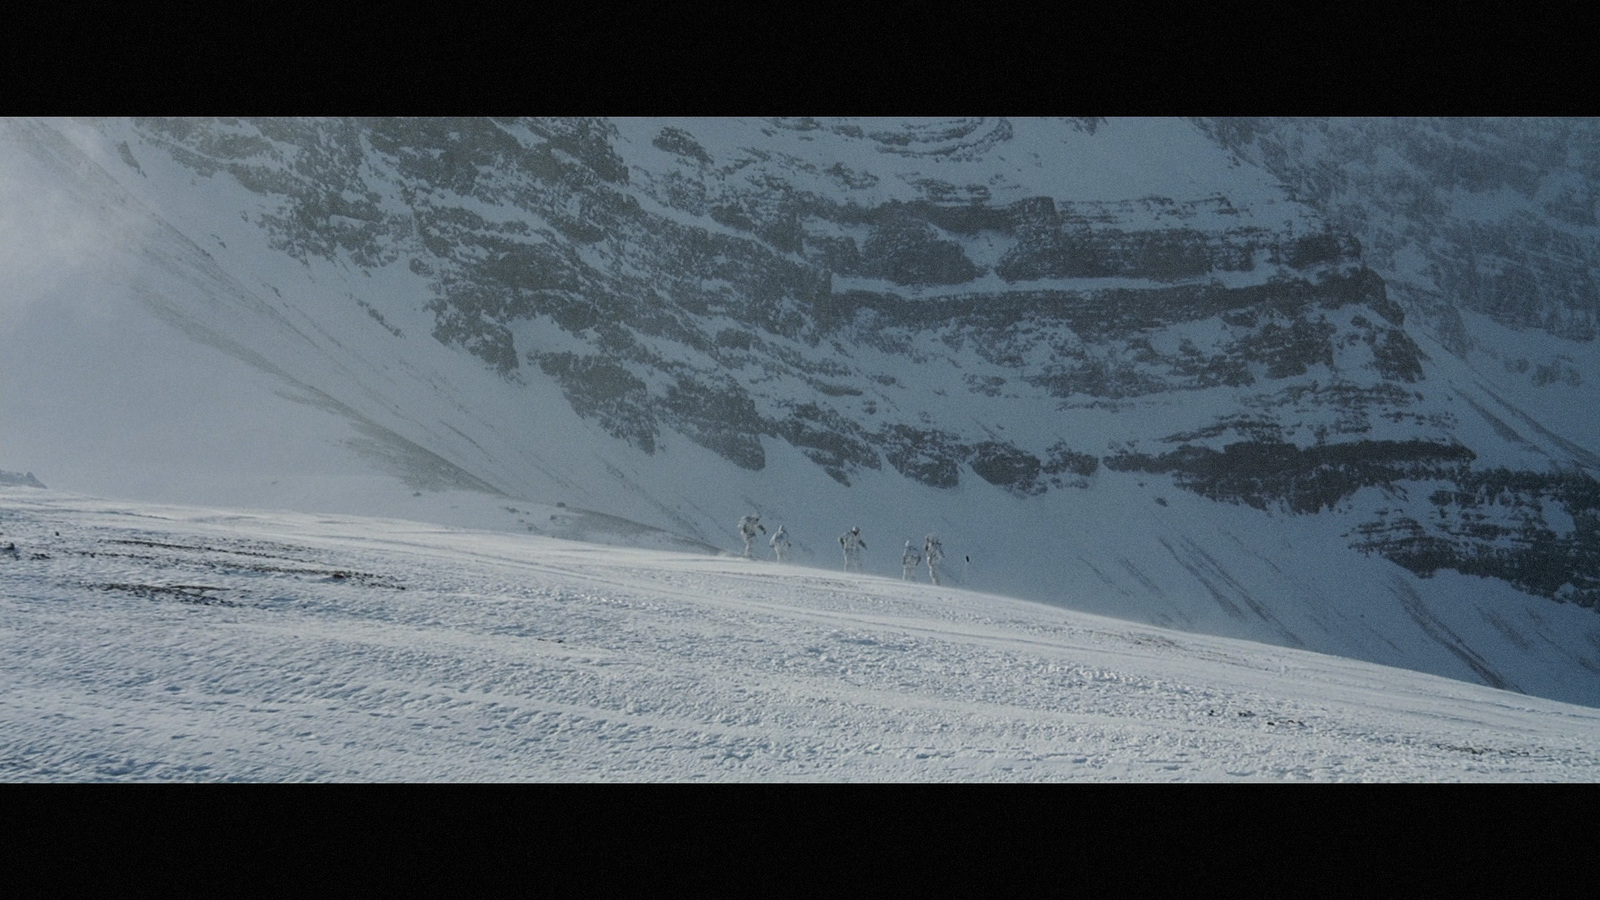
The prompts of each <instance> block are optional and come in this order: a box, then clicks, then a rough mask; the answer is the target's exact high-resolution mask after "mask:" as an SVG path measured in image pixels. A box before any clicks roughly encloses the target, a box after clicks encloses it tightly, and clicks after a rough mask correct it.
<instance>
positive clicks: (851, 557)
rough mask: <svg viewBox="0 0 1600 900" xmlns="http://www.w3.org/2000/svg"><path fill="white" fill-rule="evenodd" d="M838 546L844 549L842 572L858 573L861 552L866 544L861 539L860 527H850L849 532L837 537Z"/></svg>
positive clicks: (865, 547)
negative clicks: (852, 571)
mask: <svg viewBox="0 0 1600 900" xmlns="http://www.w3.org/2000/svg"><path fill="white" fill-rule="evenodd" d="M839 546H841V547H843V548H844V570H845V571H846V572H849V571H850V570H852V569H854V570H855V571H857V572H860V571H861V551H863V550H865V549H867V542H866V541H864V540H862V539H861V526H859V525H856V526H852V527H851V528H850V530H849V531H846V532H845V533H844V534H841V535H839Z"/></svg>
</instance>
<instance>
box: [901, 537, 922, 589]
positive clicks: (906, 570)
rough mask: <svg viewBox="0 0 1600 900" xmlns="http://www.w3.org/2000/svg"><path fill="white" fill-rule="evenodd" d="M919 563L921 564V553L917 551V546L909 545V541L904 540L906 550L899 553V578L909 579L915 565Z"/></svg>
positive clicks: (914, 569)
mask: <svg viewBox="0 0 1600 900" xmlns="http://www.w3.org/2000/svg"><path fill="white" fill-rule="evenodd" d="M920 565H922V554H921V553H918V552H917V548H915V547H913V546H911V542H910V541H906V552H904V553H902V554H900V580H901V581H910V580H911V573H912V572H915V571H916V570H917V566H920Z"/></svg>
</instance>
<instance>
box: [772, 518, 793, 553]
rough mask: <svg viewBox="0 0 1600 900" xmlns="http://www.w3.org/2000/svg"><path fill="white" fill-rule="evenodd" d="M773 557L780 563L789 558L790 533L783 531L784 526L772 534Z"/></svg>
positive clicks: (780, 526)
mask: <svg viewBox="0 0 1600 900" xmlns="http://www.w3.org/2000/svg"><path fill="white" fill-rule="evenodd" d="M772 555H773V556H774V557H775V558H776V559H777V560H778V562H783V561H784V560H786V559H788V558H789V533H788V532H786V531H784V530H783V526H782V525H779V526H778V530H777V531H774V532H773V533H772Z"/></svg>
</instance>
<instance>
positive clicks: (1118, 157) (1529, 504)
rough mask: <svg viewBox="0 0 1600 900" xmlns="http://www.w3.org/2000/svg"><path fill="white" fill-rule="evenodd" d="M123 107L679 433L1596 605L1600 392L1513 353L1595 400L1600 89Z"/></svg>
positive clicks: (748, 450)
mask: <svg viewBox="0 0 1600 900" xmlns="http://www.w3.org/2000/svg"><path fill="white" fill-rule="evenodd" d="M1141 128H1145V129H1152V130H1150V131H1149V132H1148V133H1146V132H1141V131H1139V129H1141ZM102 131H103V133H105V134H106V135H108V139H109V140H114V141H116V142H117V145H118V148H119V155H120V159H121V162H122V164H124V165H126V166H127V167H128V168H129V169H130V170H132V171H135V172H139V173H142V172H143V169H144V168H145V167H150V166H153V165H156V164H157V163H159V165H160V166H162V167H168V168H170V167H172V166H176V167H178V170H180V171H183V172H188V173H190V174H191V176H192V177H194V178H197V179H202V180H204V181H205V182H206V184H208V185H211V186H212V187H211V188H208V189H210V190H216V191H221V190H222V189H221V188H217V187H215V186H216V185H219V184H225V185H226V186H227V191H228V192H231V193H227V196H228V197H230V198H234V199H230V200H229V201H228V202H229V203H231V204H233V205H234V206H235V207H236V208H233V209H231V211H230V213H229V214H230V215H232V216H234V217H242V218H243V219H244V220H245V221H247V222H249V223H251V225H253V226H254V227H256V228H257V229H259V233H260V234H261V235H262V236H263V238H264V240H265V241H266V242H267V244H268V245H269V246H270V247H271V248H272V249H273V252H276V253H280V254H285V255H287V256H289V257H292V258H294V259H296V260H299V261H301V262H302V263H304V264H305V265H307V266H313V265H317V266H329V267H333V268H335V269H337V270H339V271H342V272H345V273H349V277H350V278H351V279H352V281H351V282H350V283H351V284H352V285H360V284H361V283H362V279H364V278H371V279H373V283H377V282H378V281H379V280H382V279H389V281H386V282H385V283H401V282H403V283H405V284H407V285H410V286H411V287H410V288H408V290H409V291H410V293H404V296H402V294H386V293H383V292H379V291H363V290H361V289H359V288H358V287H355V288H352V289H351V290H350V291H349V292H348V294H347V296H348V297H349V302H350V303H352V304H354V305H356V306H358V307H359V308H360V309H361V310H363V311H364V313H365V314H366V315H368V316H370V317H371V318H372V319H373V320H375V321H376V322H378V323H379V324H381V325H382V326H383V327H384V328H386V329H388V330H389V332H390V333H392V334H393V335H394V336H395V338H396V339H397V340H403V339H415V338H416V337H417V336H416V335H414V334H411V335H408V334H407V333H406V332H405V329H404V328H402V327H400V326H399V325H396V324H394V323H395V322H400V321H413V319H410V318H407V317H405V316H401V315H400V314H399V311H398V306H397V305H398V304H404V303H409V302H411V300H409V299H405V298H409V297H411V296H423V297H425V298H426V301H425V306H426V310H427V313H428V316H427V321H428V323H429V330H431V338H432V339H433V340H435V341H437V342H440V343H442V344H444V345H447V346H450V347H455V348H459V349H460V350H461V351H463V352H465V353H468V354H471V355H472V356H473V357H474V358H476V359H477V360H478V361H479V362H480V363H481V365H482V366H483V367H484V368H486V369H487V370H490V371H492V372H494V373H496V375H497V377H499V378H500V379H502V380H504V381H506V382H508V383H511V384H514V385H515V384H532V383H535V382H538V383H553V384H555V385H557V386H559V389H560V392H561V394H562V396H563V397H564V399H565V401H566V403H567V404H568V405H569V406H570V408H571V410H572V411H573V412H575V413H576V414H577V415H578V416H581V417H582V418H583V419H585V420H588V421H590V422H592V423H595V424H596V425H598V426H599V427H600V428H601V429H603V430H604V432H605V433H606V434H608V435H609V436H610V437H611V438H612V439H614V440H615V441H616V442H618V443H619V444H620V445H626V446H628V447H631V448H633V449H634V450H636V451H637V452H639V453H641V454H644V455H645V456H646V457H652V458H655V457H659V456H660V455H661V454H662V453H663V452H664V451H663V449H662V448H663V447H664V446H665V445H666V444H669V443H671V442H672V441H674V440H677V439H679V438H682V439H686V440H688V441H692V442H694V443H695V444H697V445H699V446H701V447H704V448H706V449H708V450H710V451H712V452H713V453H715V454H716V455H717V456H718V457H719V458H720V459H722V460H724V461H726V463H727V464H729V465H731V466H732V467H735V468H737V469H738V470H740V471H743V472H747V473H764V472H767V471H768V466H769V462H770V460H769V457H770V456H771V455H772V453H773V452H775V451H774V448H777V447H787V448H791V449H792V450H793V451H795V452H798V453H799V454H801V455H803V457H805V458H806V459H808V460H810V462H811V463H812V464H814V465H815V466H816V467H817V468H818V469H819V470H821V471H822V472H825V473H826V474H827V476H828V477H829V478H831V479H832V481H833V482H834V483H836V484H837V485H839V486H840V487H851V486H854V485H857V484H858V483H859V482H861V481H862V479H864V478H867V477H869V476H870V477H871V478H872V479H875V480H881V479H884V478H889V479H901V480H902V481H903V483H904V484H905V485H906V486H907V489H908V490H923V489H928V490H933V491H937V492H943V493H942V494H940V495H939V496H947V497H949V498H950V500H949V501H948V502H949V504H950V508H952V509H954V508H958V507H959V506H960V504H961V503H964V502H967V501H965V500H962V499H960V498H961V497H962V491H963V489H964V488H965V487H966V486H969V485H972V484H974V483H981V484H984V485H989V486H993V487H996V488H999V489H1001V490H1003V491H1004V492H1006V493H1007V494H1008V495H1009V496H1010V498H1012V499H1014V500H1016V501H1017V502H1018V503H1019V504H1023V505H1022V506H1019V507H1017V509H1019V510H1036V511H1038V513H1037V514H1038V515H1040V516H1042V517H1044V518H1042V519H1041V521H1044V520H1045V519H1048V518H1049V517H1050V516H1053V515H1057V513H1056V512H1052V511H1051V510H1060V509H1064V508H1066V506H1065V505H1066V504H1073V503H1076V502H1078V501H1077V500H1075V498H1086V497H1088V496H1089V495H1090V494H1092V493H1093V492H1094V491H1095V490H1096V489H1097V485H1100V484H1102V482H1104V481H1105V480H1106V479H1124V480H1126V481H1127V483H1128V484H1129V485H1133V484H1137V485H1138V488H1139V489H1141V490H1143V489H1146V488H1145V486H1146V483H1147V482H1149V483H1151V484H1155V485H1157V487H1151V488H1148V490H1149V491H1150V492H1151V495H1150V497H1149V499H1153V500H1154V501H1155V503H1156V504H1159V505H1160V506H1162V507H1165V506H1167V504H1168V499H1167V496H1166V495H1165V494H1164V493H1163V492H1162V489H1161V488H1160V485H1170V486H1171V487H1172V488H1174V489H1176V490H1181V491H1185V492H1188V493H1190V494H1192V495H1194V496H1196V497H1199V498H1204V499H1205V500H1207V501H1214V502H1215V503H1218V504H1225V505H1229V506H1238V507H1242V508H1247V509H1254V510H1258V511H1260V513H1261V514H1262V515H1265V516H1290V517H1321V518H1323V519H1325V520H1326V521H1328V522H1330V523H1333V524H1334V527H1335V528H1337V529H1338V534H1339V535H1340V537H1339V538H1338V540H1339V541H1340V542H1341V544H1342V547H1341V549H1345V550H1348V549H1351V548H1353V549H1355V550H1358V551H1361V552H1365V553H1369V554H1376V555H1377V556H1379V557H1382V558H1385V559H1388V560H1390V561H1392V562H1394V563H1397V564H1398V565H1399V566H1402V567H1404V568H1405V569H1406V570H1409V571H1410V572H1412V573H1415V574H1416V575H1418V576H1432V575H1434V574H1435V573H1438V572H1441V571H1455V572H1459V573H1466V574H1471V575H1476V576H1486V577H1489V578H1492V579H1496V580H1497V581H1499V582H1502V583H1504V584H1505V585H1508V586H1509V587H1510V588H1511V589H1513V590H1515V591H1518V592H1521V593H1522V594H1525V595H1530V596H1537V597H1541V598H1545V599H1546V601H1556V602H1572V603H1575V604H1580V605H1584V606H1591V607H1592V606H1596V605H1600V536H1597V531H1600V487H1597V485H1596V482H1595V481H1594V479H1593V471H1594V469H1595V468H1596V467H1597V466H1600V456H1597V455H1596V450H1597V446H1600V445H1597V444H1596V443H1594V442H1593V441H1592V440H1591V438H1590V435H1591V433H1596V434H1600V429H1586V428H1583V427H1578V428H1563V427H1561V426H1560V425H1559V423H1558V424H1551V423H1552V416H1553V415H1554V414H1555V411H1556V410H1559V409H1560V408H1562V407H1561V406H1560V404H1559V403H1558V404H1557V405H1555V406H1549V405H1547V406H1543V407H1541V406H1539V405H1538V403H1537V402H1534V401H1528V402H1524V401H1523V399H1522V397H1521V395H1518V394H1516V390H1515V389H1516V388H1517V386H1518V385H1524V386H1528V387H1533V388H1543V389H1547V393H1546V394H1545V395H1542V396H1545V397H1547V398H1548V397H1554V396H1558V395H1557V394H1555V393H1549V392H1551V391H1565V392H1566V393H1562V394H1559V397H1560V398H1561V400H1560V403H1566V404H1569V408H1572V409H1579V410H1592V409H1593V408H1594V407H1593V406H1587V407H1572V406H1570V404H1572V403H1574V402H1576V401H1575V400H1574V398H1587V396H1588V394H1587V393H1586V392H1588V391H1591V390H1592V387H1593V384H1594V382H1595V381H1596V380H1600V379H1597V375H1600V372H1596V371H1595V367H1594V362H1593V357H1594V353H1593V348H1594V341H1595V339H1596V331H1595V328H1596V320H1597V318H1600V295H1597V293H1596V287H1595V283H1596V282H1595V275H1596V272H1597V265H1600V249H1597V248H1600V239H1597V237H1600V232H1597V229H1596V223H1595V217H1594V215H1595V209H1594V205H1595V197H1594V195H1593V193H1594V190H1595V185H1596V184H1600V168H1596V166H1597V163H1596V160H1597V159H1600V156H1597V155H1596V153H1597V148H1600V138H1597V137H1596V134H1600V132H1596V130H1595V129H1594V128H1593V126H1592V124H1590V123H1573V122H1557V123H1516V122H1513V123H1455V122H1442V123H1428V122H1422V123H1415V122H1399V123H1388V122H1352V123H1339V122H1334V123H1329V122H1322V121H1299V120H1209V121H1201V122H1194V123H1182V122H1179V123H1167V124H1164V125H1161V126H1160V127H1159V128H1156V127H1155V126H1152V125H1149V124H1147V123H1125V122H1120V121H1113V122H1106V121H1104V120H1098V119H1069V120H1057V121H1049V122H1039V121H1013V120H1007V119H952V120H937V121H921V120H904V121H900V120H849V119H839V120H817V119H767V120H738V121H729V120H660V121H646V120H616V121H611V120H602V119H517V120H490V119H483V120H477V119H474V120H465V119H462V120H457V119H427V120H298V119H297V120H244V119H240V120H207V121H197V120H174V119H146V120H137V121H135V122H133V123H106V124H104V125H102ZM1163 154H1165V155H1163ZM196 183H197V184H198V182H196ZM219 196H221V195H220V194H219ZM1485 323H1486V324H1485ZM1496 328H1504V329H1513V330H1519V332H1521V333H1526V332H1529V331H1530V330H1531V331H1534V332H1537V334H1538V335H1539V336H1541V337H1540V341H1544V339H1545V338H1548V339H1549V340H1548V341H1545V342H1542V343H1541V342H1540V341H1535V342H1534V343H1532V344H1521V345H1517V346H1518V347H1532V348H1534V351H1533V352H1531V353H1526V352H1522V351H1521V350H1519V349H1517V348H1515V347H1510V346H1499V344H1502V343H1503V342H1501V341H1498V339H1497V338H1496V335H1498V334H1500V332H1498V331H1495V330H1493V329H1496ZM1424 345H1425V346H1426V348H1427V349H1425V346H1424ZM1473 353H1478V354H1479V355H1480V356H1481V355H1482V354H1484V353H1493V354H1498V355H1497V356H1495V357H1494V362H1495V365H1493V366H1488V367H1487V368H1486V366H1485V364H1484V362H1483V360H1482V359H1476V358H1474V357H1473ZM1584 354H1587V356H1585V355H1584ZM1462 366H1466V368H1462ZM1474 367H1475V368H1474ZM1484 371H1490V372H1491V374H1492V375H1493V377H1475V376H1473V375H1472V373H1473V372H1477V373H1478V374H1480V375H1481V374H1482V372H1484ZM1530 402H1531V403H1532V404H1533V405H1529V403H1530ZM1578 415H1587V416H1590V417H1592V416H1593V414H1592V412H1581V411H1580V412H1579V413H1578ZM440 452H443V451H440ZM663 464H664V465H667V464H670V463H663ZM463 465H465V464H464V463H463ZM469 468H470V467H469ZM774 477H776V476H774ZM489 480H490V481H492V478H490V479H489ZM874 483H878V482H877V481H875V482H874ZM1117 483H1118V484H1122V483H1123V482H1121V481H1118V482H1117ZM1129 489H1130V490H1132V489H1133V488H1131V487H1130V488H1129ZM919 496H920V495H919ZM1033 514H1034V513H1018V515H1033ZM663 524H667V525H670V524H671V523H663ZM1168 549H1169V550H1171V549H1172V547H1171V546H1170V545H1169V547H1168ZM1173 552H1174V555H1177V551H1173ZM1125 562H1126V561H1125ZM1085 564H1086V565H1087V562H1086V563H1085ZM1091 568H1096V567H1093V566H1091ZM1125 568H1128V569H1129V570H1130V571H1132V570H1133V568H1134V567H1133V565H1132V563H1129V564H1128V565H1127V566H1126V567H1125ZM1096 571H1099V569H1098V568H1096ZM1135 581H1140V579H1139V578H1138V577H1134V578H1133V581H1129V582H1128V585H1129V590H1130V591H1133V592H1135V593H1137V592H1139V591H1142V590H1144V589H1145V588H1144V587H1140V586H1139V585H1138V584H1134V582H1135ZM1140 583H1141V584H1143V585H1145V587H1149V588H1150V589H1151V591H1152V595H1161V594H1162V590H1160V589H1158V588H1155V587H1153V586H1152V582H1151V581H1150V580H1149V579H1148V578H1146V579H1143V580H1142V581H1140ZM1119 584H1120V582H1119ZM1119 589H1120V588H1119Z"/></svg>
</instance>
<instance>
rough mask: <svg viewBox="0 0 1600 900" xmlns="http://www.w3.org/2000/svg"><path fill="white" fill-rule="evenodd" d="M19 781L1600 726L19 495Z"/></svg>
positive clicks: (318, 534)
mask: <svg viewBox="0 0 1600 900" xmlns="http://www.w3.org/2000/svg"><path fill="white" fill-rule="evenodd" d="M0 530H3V532H4V534H3V536H0V540H3V541H4V542H5V543H6V545H8V546H10V547H12V548H14V549H13V551H12V552H10V553H6V554H0V634H3V635H4V642H5V646H6V649H7V652H6V654H5V657H4V659H3V661H0V679H3V680H4V683H5V686H6V690H5V691H4V692H3V693H0V779H5V780H27V781H38V780H50V781H68V780H72V781H77V780H86V781H90V780H94V781H98V780H105V781H115V780H134V781H226V780H245V781H522V780H526V781H630V782H645V781H757V780H761V781H899V782H914V781H1100V782H1105V781H1139V782H1194V781H1203V782H1212V781H1286V780H1309V781H1378V782H1391V781H1423V780H1426V781H1593V780H1595V778H1596V777H1597V776H1600V711H1597V710H1594V709H1592V708H1587V707H1579V706H1571V705H1568V704H1563V703H1558V702H1555V701H1549V700H1542V699H1537V698H1530V697H1526V696H1522V695H1519V694H1515V693H1511V692H1507V691H1501V690H1495V689H1493V688H1487V687H1482V686H1477V685H1471V684H1466V683H1463V682H1460V681H1454V680H1449V679H1444V678H1438V677H1435V676H1430V675H1423V674H1419V673H1416V672H1409V671H1403V670H1397V669H1390V668H1385V667H1382V666H1376V665H1372V664H1369V663H1362V662H1357V661H1353V660H1349V659H1343V658H1339V657H1333V656H1326V655H1321V654H1316V653H1309V652H1304V651H1297V650H1291V649H1285V648H1280V647H1272V646H1267V645H1262V644H1252V643H1249V642H1245V641H1238V640H1230V639H1224V638H1214V637H1205V636H1200V635H1195V634H1186V633H1181V632H1176V631H1170V630H1166V629H1160V628H1150V627H1145V626H1139V625H1135V624H1132V623H1128V622H1124V621H1118V620H1113V619H1107V618H1102V617H1098V616H1093V615H1087V614H1083V613H1076V612H1071V611H1066V610H1062V609H1059V608H1055V607H1050V606H1045V605H1041V604H1035V603H1029V602H1025V601H1019V600H1012V599H1008V598H1004V597H998V596H994V595H988V594H981V593H975V592H970V591H964V590H959V589H953V588H935V587H932V586H930V585H926V584H922V585H911V584H906V583H903V582H901V581H899V580H897V579H891V578H883V577H875V576H845V575H836V574H827V573H822V572H818V571H816V570H813V569H806V568H801V567H794V566H785V565H778V564H775V563H771V562H764V561H760V560H742V559H736V558H731V557H728V556H707V555H696V554H687V553H674V552H662V551H647V550H637V549H627V548H618V547H602V546H598V545H593V544H580V543H573V542H566V541H560V540H555V539H550V538H542V537H536V536H526V535H523V536H518V535H510V534H505V533H494V532H482V531H471V530H463V529H454V528H444V527H439V526H435V525H428V524H422V523H416V522H407V521H402V520H395V519H363V518H356V517H348V516H334V515H304V514H294V513H278V514H261V513H244V512H239V511H234V510H225V509H202V508H183V507H174V506H158V505H151V504H135V503H124V502H109V501H103V500H98V499H92V498H88V497H82V496H77V495H70V494H63V493H58V492H53V491H48V492H40V491H38V490H37V489H24V488H18V487H11V486H6V487H0Z"/></svg>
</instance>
